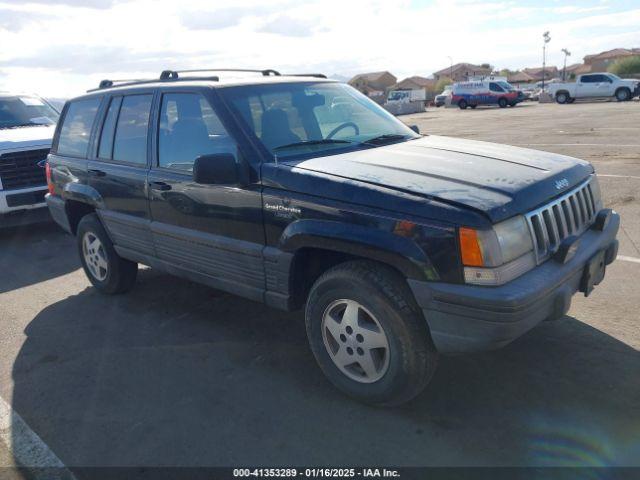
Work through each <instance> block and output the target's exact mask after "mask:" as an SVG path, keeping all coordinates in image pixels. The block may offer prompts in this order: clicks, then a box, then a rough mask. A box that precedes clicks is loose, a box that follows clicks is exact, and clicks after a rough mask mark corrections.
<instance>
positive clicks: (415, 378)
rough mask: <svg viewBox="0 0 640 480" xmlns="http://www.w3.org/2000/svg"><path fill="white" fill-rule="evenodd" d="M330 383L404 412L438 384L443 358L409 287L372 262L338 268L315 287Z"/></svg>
mask: <svg viewBox="0 0 640 480" xmlns="http://www.w3.org/2000/svg"><path fill="white" fill-rule="evenodd" d="M305 317H306V327H307V336H308V337H309V343H310V345H311V349H312V351H313V354H314V356H315V358H316V360H317V362H318V364H319V365H320V368H321V369H322V371H323V372H324V374H325V375H326V376H327V378H328V379H329V380H330V381H331V382H332V383H333V384H334V385H335V386H336V387H338V388H339V389H340V390H342V391H343V392H345V393H346V394H348V395H351V396H352V397H355V398H357V399H358V400H361V401H364V402H367V403H372V404H376V405H398V404H400V403H404V402H406V401H408V400H410V399H411V398H413V397H415V396H416V395H417V394H418V393H420V392H421V391H422V390H423V388H424V387H425V386H426V385H427V383H428V382H429V380H430V379H431V377H432V375H433V373H434V371H435V368H436V363H437V353H436V351H435V348H434V347H433V344H432V342H431V339H430V337H429V333H428V329H427V324H426V322H425V320H424V317H423V315H422V312H421V311H420V310H419V308H418V307H417V305H416V304H415V301H414V299H413V296H412V294H411V292H410V290H409V288H408V286H407V284H406V281H405V280H404V279H403V278H402V277H401V276H400V275H399V274H398V273H397V272H395V271H393V270H391V269H390V268H388V267H385V266H383V265H379V264H377V263H374V262H368V261H354V262H348V263H344V264H341V265H338V266H336V267H334V268H332V269H330V270H329V271H327V272H326V273H324V274H323V275H322V276H321V277H320V278H319V279H318V280H317V281H316V283H315V284H314V285H313V287H312V289H311V293H310V294H309V299H308V301H307V307H306V312H305Z"/></svg>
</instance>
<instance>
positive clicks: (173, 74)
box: [160, 68, 280, 79]
mask: <svg viewBox="0 0 640 480" xmlns="http://www.w3.org/2000/svg"><path fill="white" fill-rule="evenodd" d="M203 72H242V73H261V74H262V75H263V76H265V77H268V76H270V75H274V76H276V77H279V76H280V72H278V71H277V70H273V69H271V68H268V69H265V70H254V69H247V68H199V69H193V70H165V71H163V72H162V73H161V74H160V78H162V79H165V78H178V77H179V75H180V74H181V73H203Z"/></svg>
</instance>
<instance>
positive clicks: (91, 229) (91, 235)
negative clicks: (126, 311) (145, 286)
mask: <svg viewBox="0 0 640 480" xmlns="http://www.w3.org/2000/svg"><path fill="white" fill-rule="evenodd" d="M78 250H79V252H80V261H81V262H82V268H83V269H84V273H85V274H86V275H87V277H88V278H89V280H90V281H91V283H92V284H93V286H94V287H96V288H97V289H98V290H99V291H100V292H102V293H107V294H116V293H124V292H126V291H129V290H131V288H132V287H133V284H134V283H135V281H136V276H137V273H138V264H137V263H135V262H131V261H129V260H125V259H124V258H122V257H120V256H119V255H118V254H117V253H116V251H115V249H114V248H113V243H111V239H110V238H109V236H108V235H107V232H106V231H105V229H104V227H103V226H102V223H100V219H99V218H98V216H97V215H96V214H95V213H92V214H89V215H86V216H84V217H83V218H82V220H80V223H79V224H78Z"/></svg>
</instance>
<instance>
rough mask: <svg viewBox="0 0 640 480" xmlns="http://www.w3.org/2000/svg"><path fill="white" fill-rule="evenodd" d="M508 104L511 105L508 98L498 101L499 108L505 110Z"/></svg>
mask: <svg viewBox="0 0 640 480" xmlns="http://www.w3.org/2000/svg"><path fill="white" fill-rule="evenodd" d="M508 104H509V102H507V99H506V98H501V99H499V100H498V106H499V107H500V108H505V107H506V106H507V105H508Z"/></svg>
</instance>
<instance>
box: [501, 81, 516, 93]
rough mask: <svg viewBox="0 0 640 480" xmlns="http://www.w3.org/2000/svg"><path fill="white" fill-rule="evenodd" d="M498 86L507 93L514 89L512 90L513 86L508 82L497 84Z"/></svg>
mask: <svg viewBox="0 0 640 480" xmlns="http://www.w3.org/2000/svg"><path fill="white" fill-rule="evenodd" d="M497 83H498V85H500V86H501V87H502V88H504V89H505V90H506V91H507V92H511V91H512V90H515V88H513V85H511V84H510V83H508V82H497Z"/></svg>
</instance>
